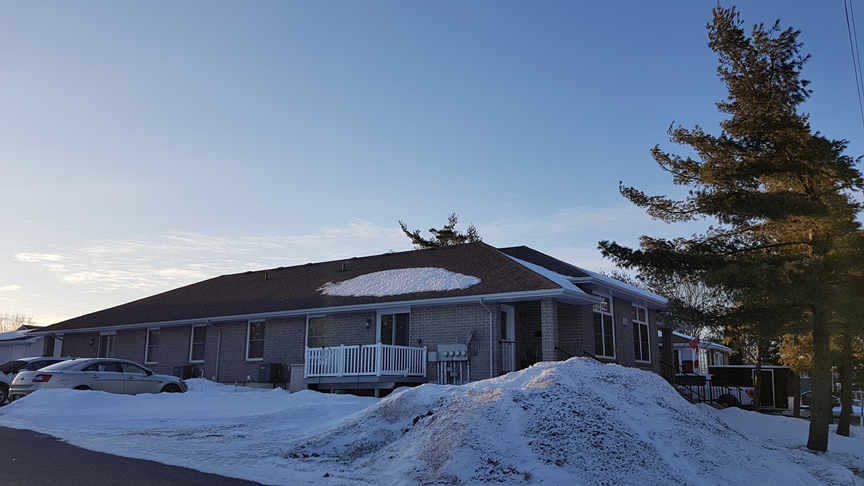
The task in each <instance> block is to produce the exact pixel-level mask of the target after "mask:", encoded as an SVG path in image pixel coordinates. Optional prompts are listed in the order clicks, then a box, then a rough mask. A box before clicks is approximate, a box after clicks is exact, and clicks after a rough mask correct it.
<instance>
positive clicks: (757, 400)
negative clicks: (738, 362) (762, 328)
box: [753, 339, 762, 412]
mask: <svg viewBox="0 0 864 486" xmlns="http://www.w3.org/2000/svg"><path fill="white" fill-rule="evenodd" d="M759 344H760V343H759V340H758V339H757V340H756V371H755V372H754V373H753V411H754V412H758V411H759V409H760V408H762V352H761V350H760V349H759Z"/></svg>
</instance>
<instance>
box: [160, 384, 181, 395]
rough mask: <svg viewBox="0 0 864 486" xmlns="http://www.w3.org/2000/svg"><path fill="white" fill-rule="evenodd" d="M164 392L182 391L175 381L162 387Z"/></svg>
mask: <svg viewBox="0 0 864 486" xmlns="http://www.w3.org/2000/svg"><path fill="white" fill-rule="evenodd" d="M162 393H180V387H179V386H177V385H175V384H173V383H172V384H170V385H165V388H163V389H162Z"/></svg>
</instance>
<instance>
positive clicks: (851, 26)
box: [843, 0, 864, 128]
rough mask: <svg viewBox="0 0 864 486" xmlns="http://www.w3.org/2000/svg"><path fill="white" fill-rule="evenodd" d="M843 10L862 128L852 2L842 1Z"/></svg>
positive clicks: (863, 110) (863, 109)
mask: <svg viewBox="0 0 864 486" xmlns="http://www.w3.org/2000/svg"><path fill="white" fill-rule="evenodd" d="M843 10H844V11H845V13H846V31H847V32H848V33H849V47H850V49H851V50H852V67H853V69H854V71H855V89H856V90H857V91H858V111H859V112H860V113H861V127H862V128H864V100H862V98H861V91H862V85H861V78H862V75H864V73H862V72H861V50H860V49H859V48H858V29H857V28H856V27H855V12H854V10H852V0H848V3H847V0H843ZM850 17H851V22H850ZM853 37H854V41H853Z"/></svg>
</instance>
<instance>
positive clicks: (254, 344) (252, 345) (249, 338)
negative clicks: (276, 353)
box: [246, 321, 264, 361]
mask: <svg viewBox="0 0 864 486" xmlns="http://www.w3.org/2000/svg"><path fill="white" fill-rule="evenodd" d="M246 359H247V360H249V361H253V360H262V359H264V321H258V322H250V323H249V327H248V330H247V333H246Z"/></svg>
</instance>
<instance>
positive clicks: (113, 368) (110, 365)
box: [81, 334, 119, 373]
mask: <svg viewBox="0 0 864 486" xmlns="http://www.w3.org/2000/svg"><path fill="white" fill-rule="evenodd" d="M111 336H113V334H111ZM81 371H84V372H86V373H119V371H118V370H117V363H114V362H113V361H108V362H104V361H103V362H101V363H93V364H91V365H90V366H88V367H86V368H84V369H82V370H81Z"/></svg>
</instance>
